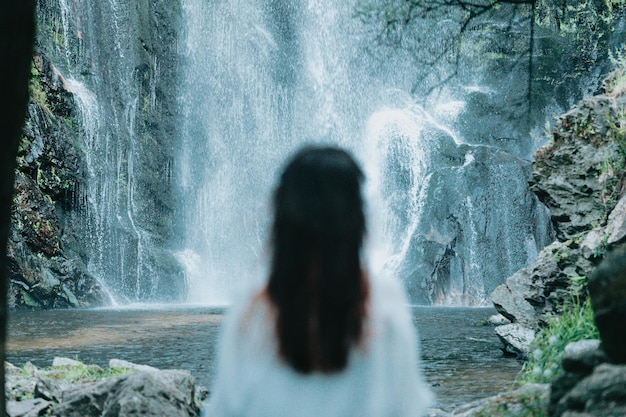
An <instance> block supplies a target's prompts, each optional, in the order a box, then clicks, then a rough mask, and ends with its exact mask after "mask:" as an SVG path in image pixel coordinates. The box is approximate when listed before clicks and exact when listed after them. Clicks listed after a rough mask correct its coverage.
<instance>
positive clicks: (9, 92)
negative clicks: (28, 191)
mask: <svg viewBox="0 0 626 417" xmlns="http://www.w3.org/2000/svg"><path fill="white" fill-rule="evenodd" d="M0 10H1V13H0V250H1V251H2V252H1V253H0V365H1V371H0V386H1V387H2V391H1V392H0V414H1V415H2V416H4V415H6V398H5V394H4V380H5V378H4V359H5V344H6V334H7V333H6V324H7V288H8V283H7V279H8V278H7V261H6V245H7V239H8V234H9V225H10V218H11V201H12V199H13V182H14V179H15V163H16V159H15V158H16V155H17V147H18V141H19V138H20V133H21V129H22V124H23V123H24V116H25V114H26V106H27V104H28V80H29V75H30V65H31V59H32V48H33V41H34V35H35V2H34V0H19V1H15V0H7V1H3V2H2V3H0Z"/></svg>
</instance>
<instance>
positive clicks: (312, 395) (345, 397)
mask: <svg viewBox="0 0 626 417" xmlns="http://www.w3.org/2000/svg"><path fill="white" fill-rule="evenodd" d="M370 286H371V296H370V298H369V302H368V306H367V307H368V316H367V320H366V322H365V328H364V338H363V341H362V343H361V344H360V345H359V346H358V347H356V348H354V349H353V350H352V351H351V353H350V356H349V360H348V365H347V367H346V368H345V369H343V370H342V371H340V372H336V373H330V374H326V373H320V372H317V373H312V374H302V373H299V372H297V371H295V370H294V369H293V368H292V367H290V366H289V365H288V364H287V363H286V362H285V361H284V360H283V359H282V358H281V357H280V355H279V354H278V346H277V341H276V336H275V330H274V325H273V323H274V314H275V312H274V311H273V309H274V308H273V307H272V305H271V303H270V302H268V299H267V296H266V295H264V294H263V293H262V292H261V293H259V292H257V293H256V294H255V295H254V296H252V297H248V298H246V299H245V300H243V302H242V303H241V304H239V305H238V306H236V307H233V311H232V312H231V313H230V315H229V317H228V321H227V323H226V324H225V329H224V333H223V338H222V345H221V349H220V357H219V365H218V374H217V378H216V382H215V390H214V392H213V394H212V396H211V402H210V406H209V412H208V414H207V416H209V417H221V416H241V417H245V416H250V417H252V416H254V417H287V416H290V417H292V416H298V417H307V416H311V417H313V416H315V417H319V416H324V417H340V416H342V417H343V416H360V417H368V416H371V417H392V416H397V417H411V416H422V415H424V413H425V410H426V407H428V405H430V403H431V393H430V391H429V390H428V388H427V387H426V385H425V384H424V382H423V378H422V377H421V375H420V373H419V370H418V366H417V357H418V349H417V340H416V335H415V330H414V328H413V325H412V320H411V317H410V316H409V314H408V310H407V304H406V297H405V296H404V292H403V289H402V288H401V286H400V285H399V283H397V282H395V281H393V280H391V279H389V278H374V279H371V280H370Z"/></svg>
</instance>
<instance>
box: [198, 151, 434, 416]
mask: <svg viewBox="0 0 626 417" xmlns="http://www.w3.org/2000/svg"><path fill="white" fill-rule="evenodd" d="M362 181H363V173H362V171H361V169H360V168H359V166H358V164H357V163H356V162H355V161H354V159H353V158H352V157H351V156H350V155H349V154H348V153H347V152H346V151H344V150H341V149H337V148H330V147H321V148H317V147H308V148H304V149H302V150H301V151H300V152H298V153H296V154H295V155H294V157H293V158H292V159H291V160H290V161H289V163H288V164H287V166H286V168H285V169H284V171H283V173H282V175H281V177H280V181H279V184H278V187H277V188H276V191H275V194H274V222H273V225H272V236H271V242H272V259H271V266H270V272H269V278H268V282H267V284H266V285H265V287H264V288H263V289H261V290H259V291H257V292H256V293H255V294H254V295H253V296H251V297H248V298H247V299H244V300H243V301H242V302H241V303H239V304H238V305H237V306H236V307H234V308H233V310H232V312H231V313H230V314H229V318H228V320H227V322H226V324H225V327H224V333H223V336H222V340H221V343H222V345H221V350H220V353H219V355H220V356H219V358H218V374H217V378H216V381H215V389H214V394H213V395H212V397H211V406H210V410H211V412H210V413H209V416H211V417H227V416H228V417H231V416H233V417H234V416H238V417H247V416H249V417H264V416H267V417H288V416H298V417H307V416H311V417H313V416H315V417H320V416H324V417H348V416H359V417H368V416H369V417H412V416H415V417H417V416H420V415H422V414H423V412H424V411H425V408H426V407H427V406H428V404H429V403H430V393H429V391H428V389H427V388H426V387H425V385H424V383H423V381H422V378H421V376H420V375H419V374H418V372H419V371H418V367H417V357H418V352H417V341H416V336H415V330H414V328H413V326H412V324H411V317H410V315H409V313H408V309H407V302H406V298H405V295H404V292H403V290H402V288H401V286H400V285H398V283H396V282H395V281H393V280H390V279H380V278H377V279H371V278H370V277H368V273H367V269H366V268H365V266H364V265H363V263H362V259H361V253H362V243H363V237H364V235H365V215H364V210H363V199H362V196H361V183H362Z"/></svg>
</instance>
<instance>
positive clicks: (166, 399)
mask: <svg viewBox="0 0 626 417" xmlns="http://www.w3.org/2000/svg"><path fill="white" fill-rule="evenodd" d="M198 411H199V410H198V408H197V406H196V404H195V401H194V379H193V376H192V375H191V374H190V373H189V372H187V371H178V370H166V371H157V372H147V371H137V372H134V373H130V374H126V375H122V376H119V377H114V378H107V379H104V380H101V381H99V382H96V383H93V384H88V385H85V386H82V387H80V388H77V389H75V390H72V391H67V392H65V393H64V395H63V402H62V403H60V404H56V405H54V406H53V407H52V410H51V414H50V415H51V416H57V417H83V416H88V415H101V416H117V417H126V416H154V417H157V416H169V417H189V416H196V415H198Z"/></svg>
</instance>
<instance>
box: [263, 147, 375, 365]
mask: <svg viewBox="0 0 626 417" xmlns="http://www.w3.org/2000/svg"><path fill="white" fill-rule="evenodd" d="M362 181H363V173H362V172H361V169H360V168H359V166H358V165H357V164H356V162H355V161H354V159H353V158H352V157H351V156H350V155H349V154H348V153H347V152H346V151H344V150H341V149H337V148H332V147H307V148H304V149H302V150H300V151H299V152H298V153H296V154H295V155H294V156H293V157H292V159H291V160H290V161H289V163H288V164H287V166H286V168H285V170H284V171H283V173H282V176H281V177H280V183H279V185H278V188H277V189H276V191H275V194H274V210H275V217H274V224H273V229H272V244H273V257H272V264H271V271H270V277H269V283H268V286H267V291H268V294H269V298H270V300H271V301H272V302H273V304H274V306H275V307H276V311H277V317H276V320H277V323H276V331H277V336H278V340H279V349H280V355H281V356H282V357H283V358H284V359H285V360H286V361H287V362H288V363H289V364H290V365H291V366H292V367H293V368H294V369H295V370H297V371H299V372H302V373H310V372H313V371H321V372H333V371H339V370H341V369H343V368H344V367H345V366H346V364H347V361H348V356H349V351H350V348H351V347H352V346H353V345H356V344H357V343H358V342H359V341H360V339H361V336H362V334H363V327H364V325H363V322H364V318H365V300H366V298H367V293H368V286H367V280H366V279H365V277H364V273H363V271H362V269H361V259H360V251H361V245H362V242H363V237H364V234H365V216H364V213H363V201H362V197H361V183H362Z"/></svg>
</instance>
